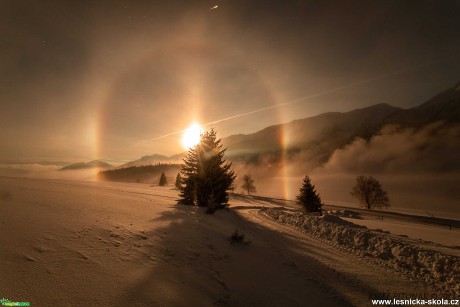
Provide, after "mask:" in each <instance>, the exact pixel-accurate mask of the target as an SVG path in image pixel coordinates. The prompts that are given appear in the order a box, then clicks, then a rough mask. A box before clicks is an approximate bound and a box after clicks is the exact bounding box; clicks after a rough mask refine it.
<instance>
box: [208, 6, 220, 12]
mask: <svg viewBox="0 0 460 307" xmlns="http://www.w3.org/2000/svg"><path fill="white" fill-rule="evenodd" d="M218 7H219V6H218V5H214V6H213V7H212V8H210V9H209V10H210V11H212V10H215V9H217V8H218Z"/></svg>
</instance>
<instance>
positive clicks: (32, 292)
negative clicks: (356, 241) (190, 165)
mask: <svg viewBox="0 0 460 307" xmlns="http://www.w3.org/2000/svg"><path fill="white" fill-rule="evenodd" d="M176 199H177V191H175V190H173V189H171V188H170V187H165V188H164V187H150V186H149V185H145V184H125V183H107V182H86V181H69V180H45V179H26V178H8V177H0V242H1V249H0V264H1V265H0V291H1V292H0V297H2V298H8V299H10V300H12V301H29V302H31V306H212V305H217V306H348V305H354V306H366V305H370V297H371V296H375V295H376V294H379V293H380V294H381V293H387V294H389V293H391V294H392V295H394V296H396V297H397V296H402V297H407V296H408V293H412V294H414V295H415V294H416V293H417V294H422V293H423V294H425V295H433V296H436V297H442V296H443V295H445V296H447V292H449V291H446V293H443V292H439V291H438V290H437V289H435V288H434V287H432V284H430V283H429V282H426V281H425V280H424V279H423V278H419V277H410V276H408V275H407V274H405V273H404V272H396V271H395V270H393V269H388V268H386V267H385V266H380V265H378V264H376V263H375V262H373V261H370V260H369V259H368V257H364V256H363V257H361V256H357V255H356V254H354V253H351V252H349V251H347V250H343V249H340V248H337V247H335V246H332V245H331V244H326V243H327V242H323V241H321V240H318V239H315V238H311V237H310V236H307V235H305V234H304V233H302V232H300V231H298V229H295V228H293V227H291V226H289V225H285V224H280V223H277V222H275V221H274V220H273V219H271V218H268V217H267V216H265V215H264V214H261V213H260V207H261V206H266V207H279V205H278V204H277V203H276V202H270V201H269V200H259V199H255V198H251V197H244V196H238V197H235V198H233V199H232V200H231V202H230V204H231V208H233V209H229V210H222V211H218V212H217V213H216V214H215V215H212V216H211V215H207V214H204V210H201V209H197V208H194V207H184V206H177V205H176V204H175V203H176V202H175V200H176ZM236 228H239V229H242V230H243V231H244V232H245V234H246V237H247V239H248V240H250V242H251V243H250V244H245V245H235V244H230V242H229V240H228V237H229V236H230V234H231V233H232V232H233V231H234V230H235V229H236ZM433 253H436V252H433ZM440 257H444V256H440ZM449 259H453V261H454V262H456V264H457V265H458V258H449ZM450 265H451V264H450ZM451 267H453V268H454V269H456V270H458V266H457V267H455V266H451ZM454 273H455V272H454ZM456 273H458V271H457V272H456ZM453 282H455V280H454V281H453ZM450 284H452V282H451V283H450ZM457 284H458V279H457ZM446 290H452V289H446Z"/></svg>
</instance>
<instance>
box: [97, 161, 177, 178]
mask: <svg viewBox="0 0 460 307" xmlns="http://www.w3.org/2000/svg"><path fill="white" fill-rule="evenodd" d="M180 167H181V166H180V164H162V163H158V164H156V165H145V166H131V167H126V168H120V169H112V170H106V171H100V172H99V173H98V174H97V177H98V179H100V180H107V181H122V182H141V183H156V182H158V178H160V175H161V173H163V172H164V173H165V174H166V176H167V177H171V178H174V177H175V176H176V174H177V173H178V172H179V170H180ZM171 181H172V180H171Z"/></svg>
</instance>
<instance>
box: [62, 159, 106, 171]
mask: <svg viewBox="0 0 460 307" xmlns="http://www.w3.org/2000/svg"><path fill="white" fill-rule="evenodd" d="M109 167H112V165H110V164H109V163H106V162H103V161H99V160H93V161H91V162H86V163H85V162H78V163H74V164H70V165H67V166H64V167H63V168H61V169H60V171H67V170H80V169H90V168H109Z"/></svg>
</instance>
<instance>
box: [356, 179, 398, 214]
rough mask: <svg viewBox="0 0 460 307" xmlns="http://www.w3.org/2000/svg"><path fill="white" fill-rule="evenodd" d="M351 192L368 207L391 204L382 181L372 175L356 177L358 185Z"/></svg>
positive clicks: (380, 206)
mask: <svg viewBox="0 0 460 307" xmlns="http://www.w3.org/2000/svg"><path fill="white" fill-rule="evenodd" d="M350 194H351V195H352V196H353V197H356V198H357V199H358V200H359V202H360V203H361V204H362V205H363V207H364V208H366V209H374V208H382V207H388V206H390V199H389V198H388V195H387V192H386V191H385V190H383V188H382V185H381V184H380V182H379V181H378V180H377V179H375V178H374V177H372V176H368V177H366V176H358V177H356V185H355V186H354V187H353V189H352V190H351V192H350Z"/></svg>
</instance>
